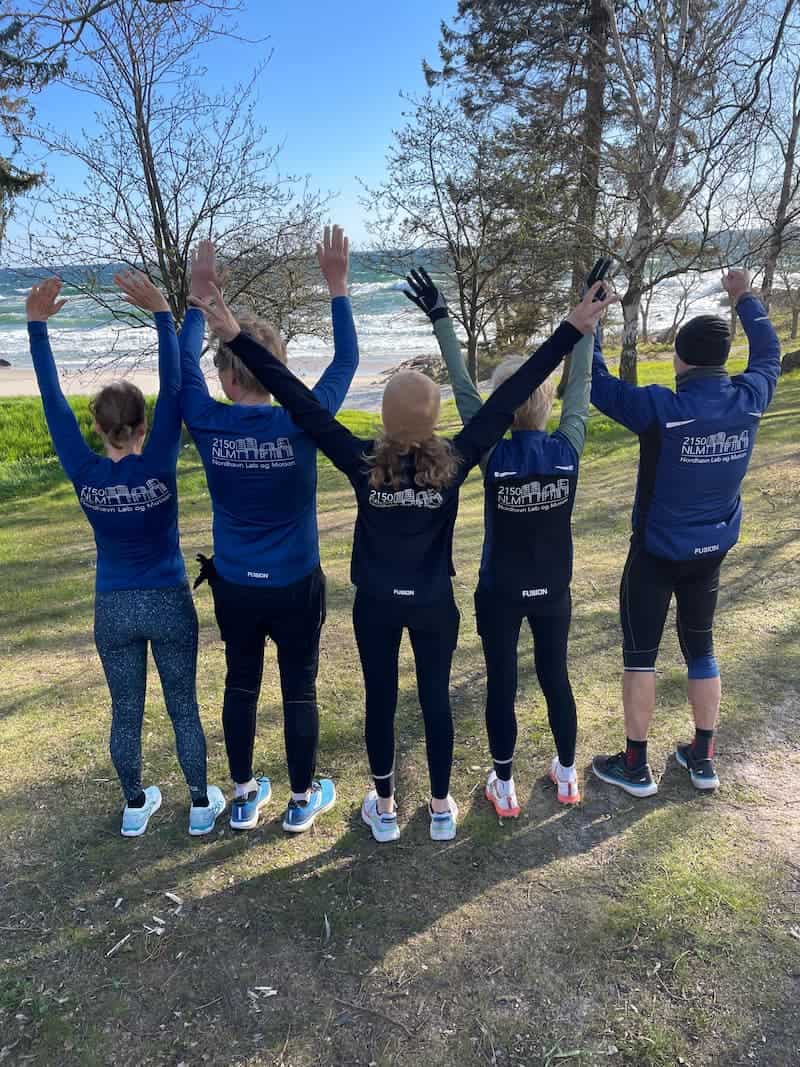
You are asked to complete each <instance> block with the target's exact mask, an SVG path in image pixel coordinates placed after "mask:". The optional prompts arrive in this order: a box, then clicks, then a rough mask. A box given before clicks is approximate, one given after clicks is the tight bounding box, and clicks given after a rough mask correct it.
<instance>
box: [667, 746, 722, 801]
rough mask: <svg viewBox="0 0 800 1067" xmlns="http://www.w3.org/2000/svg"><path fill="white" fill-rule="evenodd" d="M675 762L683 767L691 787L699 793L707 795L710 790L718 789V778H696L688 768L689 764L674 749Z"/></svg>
mask: <svg viewBox="0 0 800 1067" xmlns="http://www.w3.org/2000/svg"><path fill="white" fill-rule="evenodd" d="M675 762H676V763H677V764H678V765H679V766H681V767H683V769H684V770H685V771H689V778H690V780H691V783H692V785H693V786H694V787H695V789H699V790H700V792H701V793H709V792H710V791H711V790H712V789H719V778H696V777H695V775H694V772H693V771H692V770H691V768H690V767H689V764H688V763H687V762H686V760H685V759H684V758H683V756H681V754H680V753H679V752H678V750H677V749H675Z"/></svg>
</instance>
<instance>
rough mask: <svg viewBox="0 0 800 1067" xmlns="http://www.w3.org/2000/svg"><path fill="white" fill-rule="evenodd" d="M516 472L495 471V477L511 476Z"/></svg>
mask: <svg viewBox="0 0 800 1067" xmlns="http://www.w3.org/2000/svg"><path fill="white" fill-rule="evenodd" d="M516 473H517V472H516V471H495V472H494V476H495V478H511V477H513V475H515V474H516Z"/></svg>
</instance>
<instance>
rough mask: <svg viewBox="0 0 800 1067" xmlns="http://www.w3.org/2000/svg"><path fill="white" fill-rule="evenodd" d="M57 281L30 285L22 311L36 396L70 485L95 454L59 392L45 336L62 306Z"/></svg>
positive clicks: (56, 374)
mask: <svg viewBox="0 0 800 1067" xmlns="http://www.w3.org/2000/svg"><path fill="white" fill-rule="evenodd" d="M60 292H61V279H60V278H48V279H47V280H46V281H44V282H42V283H41V284H39V285H34V286H33V288H32V289H31V291H30V293H29V294H28V298H27V300H26V302H25V308H26V311H27V314H28V338H29V340H30V346H31V358H32V359H33V369H34V370H35V372H36V381H37V382H38V383H39V392H40V393H41V394H42V406H43V407H44V417H45V419H46V420H47V428H48V429H49V431H50V436H51V437H52V439H53V445H54V446H55V450H56V455H57V456H58V458H59V460H60V461H61V466H62V467H63V468H64V470H65V472H66V474H67V477H68V478H70V479H71V480H72V481H74V480H75V479H76V478H77V476H78V474H79V473H80V471H81V469H82V468H83V467H84V466H85V465H86V464H87V463H91V462H94V461H95V460H96V459H97V455H96V453H94V452H93V451H92V450H91V448H89V446H88V445H87V444H86V441H85V440H84V439H83V434H82V433H81V430H80V427H79V426H78V420H77V419H76V418H75V414H74V412H73V410H72V408H71V407H70V406H69V404H68V403H67V399H66V397H65V396H64V393H63V392H62V390H61V383H60V382H59V380H58V371H57V370H56V364H55V360H54V359H53V351H52V349H51V348H50V340H49V338H48V336H47V320H48V319H49V318H50V316H51V315H55V314H57V313H58V312H59V311H60V310H61V308H62V307H63V306H64V304H66V300H59V299H58V295H59V293H60Z"/></svg>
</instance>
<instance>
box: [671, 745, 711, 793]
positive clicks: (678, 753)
mask: <svg viewBox="0 0 800 1067" xmlns="http://www.w3.org/2000/svg"><path fill="white" fill-rule="evenodd" d="M675 759H676V760H677V761H678V763H679V764H680V766H681V767H684V768H685V769H686V770H687V771H688V772H689V777H690V778H691V780H692V785H693V786H694V787H695V789H703V790H706V789H719V778H717V770H716V767H715V766H714V760H713V759H711V757H709V758H707V759H698V758H697V756H695V754H694V751H693V749H692V746H691V744H688V745H676V746H675Z"/></svg>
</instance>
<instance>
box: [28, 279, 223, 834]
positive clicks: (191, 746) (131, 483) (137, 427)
mask: <svg viewBox="0 0 800 1067" xmlns="http://www.w3.org/2000/svg"><path fill="white" fill-rule="evenodd" d="M114 281H115V282H116V283H117V285H119V287H120V288H121V289H122V292H123V294H124V296H125V299H126V300H127V301H128V302H129V303H131V304H133V305H135V306H136V307H139V308H141V309H142V310H144V311H149V312H151V313H152V314H153V316H154V318H155V323H156V329H157V332H158V366H159V393H158V400H157V401H156V406H155V412H154V414H153V425H152V429H151V430H150V435H149V437H147V418H146V414H145V401H144V397H143V396H142V394H141V392H140V390H139V389H138V388H137V387H136V386H135V385H134V384H133V383H132V382H128V381H118V382H114V383H112V384H111V385H107V386H105V387H104V388H103V389H101V390H100V392H99V393H98V394H97V396H96V397H95V398H94V399H93V401H92V404H91V410H92V414H93V415H94V420H95V423H94V428H95V430H96V431H97V433H98V434H99V435H100V438H101V440H102V442H103V448H104V452H105V455H103V456H99V455H98V454H97V453H96V452H94V451H93V450H92V449H91V448H90V447H89V446H88V444H87V443H86V441H85V440H84V439H83V435H82V434H81V431H80V427H79V426H78V422H77V419H76V418H75V415H74V414H73V412H72V409H71V408H70V406H69V404H68V403H67V400H66V398H65V396H64V394H63V392H62V390H61V385H60V383H59V380H58V371H57V369H56V365H55V362H54V360H53V353H52V351H51V348H50V342H49V339H48V334H47V321H48V319H49V318H51V316H53V315H55V314H57V313H58V312H59V311H60V310H61V308H62V307H63V306H64V304H65V303H66V301H65V300H60V299H59V293H60V291H61V281H60V280H59V279H58V278H48V279H47V280H46V281H44V282H42V283H41V284H39V285H34V286H33V288H32V289H31V291H30V293H29V295H28V298H27V303H26V307H27V313H28V334H29V337H30V346H31V356H32V358H33V366H34V370H35V371H36V379H37V381H38V383H39V390H40V392H41V394H42V404H43V406H44V414H45V418H46V419H47V425H48V428H49V430H50V435H51V437H52V438H53V444H54V446H55V450H56V454H57V455H58V458H59V460H60V461H61V465H62V466H63V468H64V470H65V472H66V474H67V477H68V478H69V479H70V481H71V482H72V484H73V485H74V487H75V492H76V493H77V495H78V499H79V501H80V504H81V507H82V508H83V510H84V513H85V515H86V518H87V519H88V520H89V524H90V525H91V527H92V530H93V532H94V539H95V543H96V545H97V575H96V583H95V585H96V593H95V616H94V636H95V643H96V645H97V651H98V654H99V656H100V661H101V663H102V665H103V670H104V672H105V676H106V680H107V682H108V688H109V691H110V693H111V759H112V761H113V763H114V767H115V769H116V772H117V774H118V776H119V780H120V784H121V786H122V791H123V794H124V796H125V802H126V803H125V808H124V810H123V813H122V834H123V836H124V837H138V836H140V835H141V834H143V833H144V832H145V830H146V829H147V824H148V822H149V820H150V817H151V815H152V814H153V813H154V812H155V811H157V810H158V808H159V807H160V806H161V792H160V790H159V789H158V787H157V786H155V785H151V786H148V787H147V788H146V789H144V788H142V721H143V717H144V702H145V689H146V684H147V649H148V645H149V646H150V648H151V649H152V652H153V658H154V660H155V663H156V668H157V669H158V673H159V677H160V679H161V687H162V689H163V692H164V701H165V703H166V706H167V711H168V713H169V716H170V719H171V721H172V726H173V729H174V731H175V743H176V747H177V751H178V760H179V762H180V765H181V769H182V770H183V773H184V777H185V778H186V782H187V784H188V786H189V793H190V796H191V807H190V810H189V833H190V834H192V835H193V836H199V835H203V834H207V833H210V831H211V830H212V829H213V828H214V823H215V821H216V819H217V816H218V815H219V814H220V813H221V812H222V811H223V810H224V808H225V800H224V797H223V795H222V792H221V790H220V789H218V788H217V787H216V786H214V785H208V784H207V782H206V741H205V735H204V733H203V727H202V724H201V722H200V716H199V712H198V707H197V693H196V684H195V676H196V670H197V629H198V628H197V615H196V613H195V609H194V603H193V601H192V595H191V592H190V590H189V585H188V582H187V578H186V568H185V566H184V562H183V556H182V555H181V549H180V541H179V536H178V486H177V477H176V466H177V462H178V452H179V450H180V442H181V407H180V388H181V372H180V359H179V354H178V340H177V337H176V335H175V324H174V322H173V319H172V315H171V313H170V311H169V307H168V305H167V302H166V300H165V299H164V296H163V295H162V294H161V293H160V292H159V290H158V289H157V288H156V287H155V286H154V285H153V284H152V283H151V282H150V281H149V280H148V279H147V278H146V277H145V276H144V275H143V274H138V273H136V272H130V271H129V272H126V273H124V274H121V275H117V276H116V277H115V279H114ZM145 438H147V440H145Z"/></svg>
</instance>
